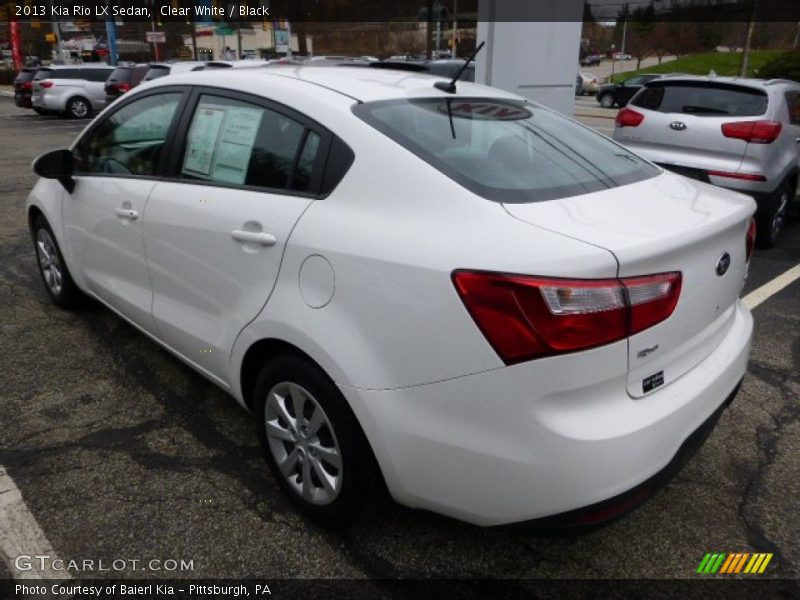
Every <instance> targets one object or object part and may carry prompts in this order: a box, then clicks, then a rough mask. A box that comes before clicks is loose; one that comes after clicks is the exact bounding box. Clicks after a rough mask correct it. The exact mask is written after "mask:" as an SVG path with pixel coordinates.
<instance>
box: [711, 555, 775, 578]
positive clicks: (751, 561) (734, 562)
mask: <svg viewBox="0 0 800 600" xmlns="http://www.w3.org/2000/svg"><path fill="white" fill-rule="evenodd" d="M771 560H772V553H771V552H770V553H763V552H755V553H752V554H751V553H749V552H732V553H729V554H726V553H725V552H714V553H708V554H706V555H705V556H704V557H703V560H701V561H700V566H699V567H697V573H700V574H703V575H713V574H715V573H720V574H725V575H735V574H737V573H743V574H745V575H756V574H758V575H760V574H761V573H763V572H764V571H765V570H766V568H767V565H768V564H769V561H771Z"/></svg>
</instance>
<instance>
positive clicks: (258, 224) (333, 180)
mask: <svg viewBox="0 0 800 600" xmlns="http://www.w3.org/2000/svg"><path fill="white" fill-rule="evenodd" d="M437 81H439V82H442V81H443V80H442V79H441V78H435V77H431V76H429V75H420V74H413V73H408V72H394V71H391V70H377V69H375V70H365V69H359V68H345V67H339V68H324V67H296V66H292V65H289V66H285V67H280V68H262V69H254V70H250V69H227V70H215V71H212V72H199V73H187V74H181V75H176V76H173V77H168V78H163V79H160V80H156V81H153V82H151V83H148V84H145V85H142V86H140V87H138V88H137V89H136V90H135V91H133V92H131V93H129V94H126V95H125V96H123V97H122V98H121V99H120V100H119V101H118V102H116V103H114V104H113V105H112V106H110V107H109V108H108V109H106V110H105V112H103V113H102V114H100V115H99V116H98V117H97V118H96V119H95V120H94V122H93V123H92V124H91V125H89V127H87V129H86V130H85V131H84V132H83V133H82V134H81V135H80V137H79V138H78V139H77V141H76V142H75V143H74V144H73V146H72V147H71V148H70V149H69V150H57V151H54V152H50V153H48V154H45V155H43V156H41V157H40V158H38V159H37V160H36V162H35V163H34V169H35V170H36V172H37V173H38V174H39V175H41V176H42V179H41V180H39V181H38V183H37V184H36V186H35V187H34V189H33V191H32V192H31V194H30V197H29V199H28V203H27V210H28V216H29V223H30V228H31V233H32V236H33V240H34V243H35V247H36V252H37V255H38V264H39V267H40V270H41V274H42V278H43V281H44V284H45V286H46V288H47V292H48V293H49V295H50V296H51V298H52V299H53V301H54V302H55V303H56V304H58V305H59V306H62V307H64V308H73V307H76V306H78V305H79V304H80V302H81V300H82V299H84V298H85V297H87V296H88V297H91V298H94V299H95V300H98V301H99V302H101V303H103V304H104V305H106V306H107V307H108V308H110V309H111V310H113V311H114V312H116V313H117V314H119V315H120V316H121V317H123V318H124V319H126V320H127V321H129V322H130V323H131V324H133V325H134V326H135V327H137V328H138V329H140V330H141V331H142V332H143V333H144V334H146V335H147V336H149V337H151V338H152V339H153V340H155V341H156V342H158V343H159V344H161V345H162V346H164V347H165V348H167V349H168V350H170V351H171V352H172V353H174V354H175V355H176V356H177V357H179V358H180V359H181V360H183V361H184V362H186V363H187V364H188V365H190V366H191V367H192V368H194V369H195V370H197V371H198V372H199V373H201V374H202V375H204V376H205V377H207V378H208V379H209V380H211V381H212V382H214V383H215V384H217V385H218V386H220V387H221V388H223V389H225V390H227V391H228V392H229V393H230V394H231V395H232V396H234V397H235V398H236V399H237V400H238V401H239V402H240V403H241V404H242V405H243V406H245V407H247V408H249V409H251V410H252V411H253V412H254V413H255V414H256V415H258V422H259V430H260V433H261V437H262V442H263V447H264V453H265V456H266V459H267V462H268V464H269V466H270V468H271V470H272V472H273V473H274V476H275V477H276V479H277V481H279V482H280V485H281V486H282V488H283V489H284V490H285V492H286V493H287V494H288V495H289V497H290V498H291V499H292V500H293V501H294V502H295V503H296V504H297V505H298V506H299V507H300V508H301V509H302V510H304V511H305V512H306V513H307V514H309V515H311V516H312V517H313V518H315V519H317V520H319V521H321V522H322V523H324V524H327V525H329V526H333V527H335V526H341V525H344V524H346V523H348V522H349V521H350V520H351V519H352V518H353V517H354V515H356V514H357V512H358V510H359V509H360V508H361V507H363V505H364V503H365V502H366V500H367V498H369V497H370V490H374V489H375V488H376V486H377V488H378V489H380V488H381V487H382V485H383V483H384V482H385V485H386V487H387V488H388V490H389V492H390V493H391V495H392V496H393V497H394V498H395V499H396V500H397V501H398V502H401V503H403V504H405V505H408V506H412V507H418V508H424V509H428V510H432V511H436V512H439V513H443V514H445V515H450V516H452V517H456V518H459V519H463V520H465V521H469V522H472V523H476V524H479V525H498V524H508V523H517V522H522V521H535V522H537V523H539V524H542V525H545V524H552V523H555V524H561V525H574V524H588V523H595V522H599V521H603V520H607V519H609V518H611V517H613V516H616V515H618V514H620V513H622V512H624V511H625V510H627V509H629V508H631V507H632V506H634V505H635V504H637V503H639V502H640V501H641V500H642V499H643V498H644V497H645V496H647V495H648V494H649V493H650V491H652V490H653V489H655V488H656V486H657V484H658V483H659V482H661V481H662V480H664V479H665V478H666V477H667V476H669V475H670V474H672V473H673V472H675V470H676V469H677V468H678V467H679V466H680V465H681V464H682V463H683V462H684V461H685V460H686V459H687V457H688V456H689V455H690V454H691V450H692V449H694V448H696V447H697V446H698V445H699V444H700V443H701V442H702V441H703V439H704V437H705V435H707V433H708V432H709V431H710V429H711V428H712V427H713V425H714V423H715V421H716V418H717V417H718V416H719V413H720V411H721V410H722V409H723V408H724V406H725V405H726V403H727V401H729V400H730V399H732V398H733V395H734V394H735V393H736V390H737V388H738V383H739V381H740V380H741V378H742V376H743V375H744V373H745V370H746V365H747V359H748V354H749V348H750V338H751V333H752V317H751V316H750V313H749V312H748V311H747V309H746V308H745V307H744V306H743V304H742V303H741V301H740V300H739V294H740V292H741V289H742V285H743V282H744V280H745V276H746V273H747V268H748V260H749V257H750V253H751V249H752V246H753V239H754V233H755V230H754V226H753V221H752V218H751V217H752V215H753V212H754V210H755V204H754V202H753V200H752V199H751V198H749V197H747V196H744V195H739V194H737V193H734V192H730V191H727V190H724V189H721V188H718V187H712V186H710V185H706V184H703V183H700V182H696V181H691V180H689V179H685V178H683V177H680V176H677V175H674V174H671V173H668V172H665V171H663V170H661V169H660V168H658V167H656V166H654V165H652V164H651V163H649V162H647V161H645V160H643V159H641V158H639V157H638V156H636V155H634V154H632V153H630V152H629V151H627V150H626V149H625V148H623V147H622V146H619V145H617V144H615V143H614V142H612V141H610V140H608V139H607V138H605V137H603V136H601V135H598V134H596V133H594V132H592V131H591V130H589V129H587V128H585V127H583V126H581V125H578V124H576V123H575V122H573V121H571V120H569V119H566V118H564V117H562V116H559V115H558V114H556V113H554V112H552V111H550V110H548V109H546V108H543V107H541V106H538V105H536V104H533V103H531V102H529V101H527V100H525V99H524V98H520V97H518V96H515V95H512V94H509V93H506V92H502V91H500V90H497V89H492V88H489V87H484V86H479V85H475V84H468V83H458V84H457V89H456V90H455V91H452V93H451V92H450V91H447V90H446V88H447V86H446V85H440V86H439V87H438V88H435V87H434V85H433V84H434V83H435V82H437ZM442 88H445V90H443V89H442ZM186 401H187V402H190V401H191V399H190V398H187V399H186Z"/></svg>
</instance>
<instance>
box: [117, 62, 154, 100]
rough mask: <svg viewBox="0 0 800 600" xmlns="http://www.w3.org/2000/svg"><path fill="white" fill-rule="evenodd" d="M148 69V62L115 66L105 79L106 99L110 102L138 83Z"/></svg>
mask: <svg viewBox="0 0 800 600" xmlns="http://www.w3.org/2000/svg"><path fill="white" fill-rule="evenodd" d="M149 70H150V65H149V64H146V63H144V64H140V65H127V66H123V67H117V68H116V69H114V71H113V72H112V73H111V75H109V76H108V79H106V100H107V101H108V103H109V104H111V103H112V102H113V101H114V100H116V99H117V98H119V97H120V96H122V94H124V93H125V92H129V91H131V90H132V89H133V88H135V87H136V86H137V85H139V84H140V83H141V81H142V79H144V76H145V75H146V74H147V71H149Z"/></svg>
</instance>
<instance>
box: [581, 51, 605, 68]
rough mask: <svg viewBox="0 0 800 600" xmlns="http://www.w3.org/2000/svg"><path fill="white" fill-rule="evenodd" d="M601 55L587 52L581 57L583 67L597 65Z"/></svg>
mask: <svg viewBox="0 0 800 600" xmlns="http://www.w3.org/2000/svg"><path fill="white" fill-rule="evenodd" d="M601 60H603V57H602V56H601V55H599V54H587V55H586V56H584V57H583V58H582V59H581V65H582V66H584V67H593V66H595V65H599V64H600V61H601Z"/></svg>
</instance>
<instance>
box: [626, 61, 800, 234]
mask: <svg viewBox="0 0 800 600" xmlns="http://www.w3.org/2000/svg"><path fill="white" fill-rule="evenodd" d="M614 139H615V140H617V141H618V142H620V143H622V144H624V145H625V146H627V147H628V148H630V149H631V150H633V151H634V152H636V153H637V154H639V155H641V156H643V157H645V158H648V159H650V160H651V161H653V162H654V163H656V164H658V165H660V166H662V167H664V168H665V169H669V170H671V171H675V172H676V173H680V174H681V175H685V176H687V177H691V178H693V179H698V180H700V181H705V182H707V183H712V184H714V185H719V186H722V187H726V188H730V189H733V190H736V191H739V192H744V193H746V194H749V195H751V196H753V197H754V198H755V199H756V202H757V203H758V212H757V213H756V220H757V223H758V244H759V245H760V246H761V247H764V248H769V247H771V246H772V245H773V244H774V243H775V239H776V237H777V236H778V234H779V233H780V231H781V229H782V227H783V224H784V221H785V219H786V215H787V213H788V209H789V204H790V203H791V202H792V201H793V200H794V199H795V192H796V190H797V182H798V173H799V172H800V83H797V82H793V81H785V80H770V81H764V80H759V79H739V78H730V77H688V76H681V77H672V78H665V79H658V80H655V81H652V82H650V83H648V84H647V85H645V87H643V88H642V89H641V90H640V91H639V92H638V93H637V94H636V95H635V96H634V97H633V99H632V100H631V102H630V105H629V106H628V107H626V108H623V109H622V110H620V111H619V113H618V114H617V119H616V127H615V129H614Z"/></svg>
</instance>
